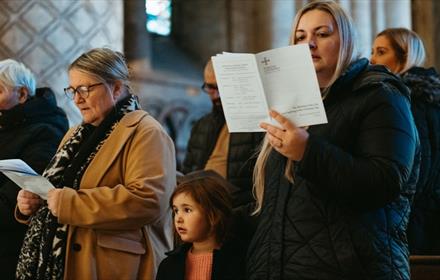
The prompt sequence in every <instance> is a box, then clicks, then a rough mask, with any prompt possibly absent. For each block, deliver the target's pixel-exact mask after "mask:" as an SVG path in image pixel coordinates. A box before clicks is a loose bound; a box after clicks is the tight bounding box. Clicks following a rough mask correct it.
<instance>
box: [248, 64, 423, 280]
mask: <svg viewBox="0 0 440 280" xmlns="http://www.w3.org/2000/svg"><path fill="white" fill-rule="evenodd" d="M408 94H409V93H408V91H407V89H406V88H405V86H403V84H402V83H401V81H400V80H399V79H398V78H397V77H395V76H394V75H392V74H389V73H387V71H386V70H385V68H383V67H376V66H369V65H368V61H367V60H366V59H361V60H359V61H357V62H356V63H354V64H353V65H352V66H351V67H350V68H349V69H348V71H346V73H345V74H344V75H342V76H341V77H340V78H339V79H338V80H337V81H336V82H335V83H334V85H333V86H332V88H331V90H330V92H329V94H328V96H327V98H326V99H325V101H324V106H325V109H326V113H327V118H328V123H327V124H323V125H316V126H312V127H310V128H309V130H308V132H309V133H310V138H309V141H308V144H307V147H306V150H305V153H304V157H303V159H302V161H301V162H298V163H297V164H296V165H295V171H294V176H295V183H294V184H290V183H289V182H288V181H287V180H286V179H285V177H284V176H283V172H284V166H285V162H286V160H285V158H284V157H283V156H281V155H280V154H279V153H277V152H272V153H271V155H270V157H269V159H268V162H267V167H266V187H265V193H264V201H263V210H262V212H261V214H260V217H259V218H260V223H259V225H258V228H257V232H256V233H255V235H254V238H253V240H252V242H251V245H250V248H249V251H248V254H247V267H246V269H247V277H248V279H295V280H297V279H319V280H321V279H326V280H329V279H335V280H336V279H338V280H343V279H353V280H361V279H374V280H385V279H386V280H391V279H409V278H410V277H409V265H408V250H407V243H406V236H405V230H406V227H407V222H408V217H409V208H410V201H411V199H412V196H413V194H414V190H415V182H416V180H417V175H418V164H419V162H418V161H419V160H420V157H419V151H418V145H419V144H418V137H417V132H416V128H415V125H414V121H413V118H412V115H411V111H410V105H409V100H408V98H407V96H408Z"/></svg>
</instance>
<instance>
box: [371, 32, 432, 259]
mask: <svg viewBox="0 0 440 280" xmlns="http://www.w3.org/2000/svg"><path fill="white" fill-rule="evenodd" d="M370 61H371V63H373V64H382V65H384V66H386V67H387V68H388V69H389V70H390V71H392V72H393V73H395V74H398V75H399V76H400V77H401V78H402V80H403V82H404V83H405V84H406V85H407V86H408V87H409V88H410V89H411V110H412V113H413V115H414V120H415V122H416V126H417V130H418V132H419V136H420V145H421V152H422V161H421V164H420V174H419V180H418V182H417V191H416V194H415V196H414V201H413V204H412V206H411V217H410V221H409V226H408V231H407V233H408V243H409V249H410V252H411V253H412V254H417V255H440V238H439V236H440V223H439V222H438V216H439V213H440V203H439V201H440V176H439V170H440V76H439V75H438V73H437V71H436V70H435V69H434V68H423V65H424V62H425V48H424V46H423V41H422V39H420V37H419V35H418V34H417V33H415V32H414V31H411V30H409V29H406V28H388V29H385V30H383V31H382V32H380V33H379V34H377V36H376V39H375V40H374V45H373V49H372V52H371V58H370Z"/></svg>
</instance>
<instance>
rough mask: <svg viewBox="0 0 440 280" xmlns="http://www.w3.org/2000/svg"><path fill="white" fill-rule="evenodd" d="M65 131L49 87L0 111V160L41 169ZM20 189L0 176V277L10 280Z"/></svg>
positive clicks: (18, 239) (20, 229) (19, 230)
mask: <svg viewBox="0 0 440 280" xmlns="http://www.w3.org/2000/svg"><path fill="white" fill-rule="evenodd" d="M67 129H68V122H67V117H66V115H65V113H64V112H63V111H62V110H61V109H60V108H58V107H57V105H56V100H55V96H54V94H53V92H52V91H51V90H50V89H49V88H40V89H37V92H36V95H35V97H31V98H30V99H28V100H27V101H26V102H25V103H24V104H21V105H17V106H15V107H13V108H11V109H10V110H6V111H0V147H1V148H0V159H13V158H19V159H22V160H24V161H25V162H26V163H27V164H29V165H30V166H31V167H32V168H33V169H34V170H35V171H36V172H38V173H40V174H41V172H42V171H43V170H44V169H45V167H46V165H47V164H48V163H49V160H50V159H51V158H52V156H53V155H54V153H55V151H56V149H57V147H58V144H59V142H60V141H61V139H62V137H63V135H64V133H66V131H67ZM19 190H20V188H19V187H18V186H17V185H15V184H14V183H13V182H12V181H10V180H9V179H8V178H6V177H5V176H4V175H3V174H0V240H1V242H2V244H1V245H0V264H1V265H0V275H1V278H2V279H14V278H15V267H16V264H17V259H18V254H19V251H20V248H21V244H22V242H23V238H24V233H25V231H26V226H24V225H23V224H20V223H18V222H17V221H16V220H15V218H14V209H15V205H16V203H17V194H18V191H19Z"/></svg>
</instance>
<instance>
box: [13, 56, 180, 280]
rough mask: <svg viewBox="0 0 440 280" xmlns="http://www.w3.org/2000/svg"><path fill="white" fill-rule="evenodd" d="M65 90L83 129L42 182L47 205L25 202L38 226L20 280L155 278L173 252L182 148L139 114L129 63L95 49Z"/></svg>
mask: <svg viewBox="0 0 440 280" xmlns="http://www.w3.org/2000/svg"><path fill="white" fill-rule="evenodd" d="M69 81H70V85H69V87H67V88H66V89H65V93H66V95H67V96H69V97H70V98H72V99H73V100H74V102H75V105H76V106H77V107H78V109H79V110H80V112H81V114H82V117H83V123H82V124H81V125H79V126H77V127H74V128H72V129H70V131H68V133H67V134H66V136H65V137H64V139H63V141H62V143H61V145H60V147H59V149H58V151H57V153H56V154H55V156H54V157H53V159H52V161H51V162H50V164H49V165H48V166H47V168H46V170H45V171H44V173H43V176H45V177H46V178H47V179H49V180H50V181H51V182H52V184H53V185H54V186H55V187H56V188H55V189H53V190H51V191H49V193H48V199H47V201H42V200H41V199H40V198H39V197H38V196H36V195H35V194H32V193H30V192H27V191H23V190H22V191H20V193H19V195H18V197H17V206H18V207H17V211H16V217H17V219H19V220H21V221H23V222H29V230H28V232H27V234H26V238H25V241H24V244H23V247H22V249H21V254H20V257H19V263H18V266H17V272H16V276H17V278H18V279H63V278H64V279H153V278H154V277H155V271H156V268H157V266H158V264H159V262H160V261H161V260H162V258H163V257H164V253H163V252H165V251H168V250H170V249H171V245H172V223H171V215H169V211H168V207H167V202H168V200H169V197H170V195H171V193H172V191H173V189H174V186H175V177H176V174H175V169H176V167H175V155H174V145H173V143H172V141H171V139H170V138H169V137H168V135H167V134H166V133H165V131H164V130H163V128H162V127H161V126H160V124H159V123H158V122H157V121H155V120H154V119H153V118H152V117H151V116H150V115H149V114H148V113H146V112H145V111H142V110H139V108H138V103H137V98H136V97H135V96H134V95H133V94H132V93H131V91H130V87H129V73H128V68H127V65H126V62H125V59H124V57H123V55H122V54H121V53H119V52H115V51H112V50H110V49H106V48H98V49H92V50H90V51H88V52H86V53H84V54H82V55H81V56H80V57H79V58H77V59H76V60H75V61H74V62H73V63H72V64H71V65H70V67H69Z"/></svg>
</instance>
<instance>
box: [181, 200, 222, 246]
mask: <svg viewBox="0 0 440 280" xmlns="http://www.w3.org/2000/svg"><path fill="white" fill-rule="evenodd" d="M173 213H174V226H175V228H176V231H177V233H178V234H179V236H180V238H181V239H182V241H184V242H188V243H202V242H207V241H209V240H211V239H215V236H214V234H213V232H212V231H211V226H210V225H209V222H208V218H207V217H206V213H205V211H203V209H202V207H201V206H200V204H198V203H197V202H196V201H194V199H193V198H192V197H191V195H189V194H186V193H180V194H177V195H176V196H175V197H174V199H173Z"/></svg>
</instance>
